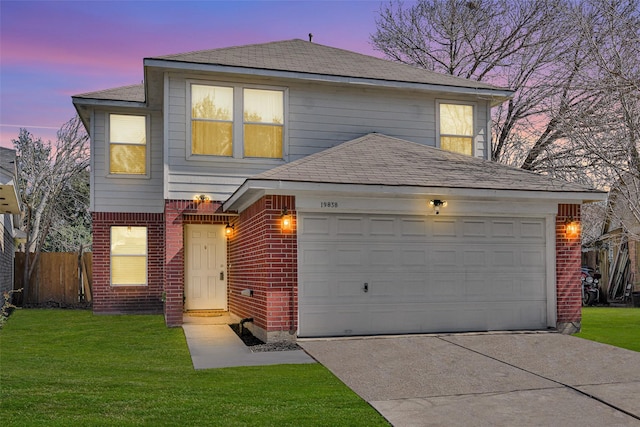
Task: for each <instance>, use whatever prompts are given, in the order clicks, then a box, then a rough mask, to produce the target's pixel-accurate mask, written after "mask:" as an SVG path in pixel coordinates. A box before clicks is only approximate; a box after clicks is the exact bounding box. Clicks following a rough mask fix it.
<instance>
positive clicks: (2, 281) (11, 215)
mask: <svg viewBox="0 0 640 427" xmlns="http://www.w3.org/2000/svg"><path fill="white" fill-rule="evenodd" d="M16 176H17V172H16V151H15V150H11V149H9V148H4V147H0V220H1V221H2V228H1V229H0V230H1V233H2V234H1V235H0V293H4V292H7V291H10V290H12V289H13V278H14V274H15V272H14V259H15V245H14V239H15V237H16V232H17V231H18V230H17V229H16V227H17V225H18V221H19V216H18V215H19V214H20V203H19V202H18V193H17V188H16ZM0 304H2V302H0Z"/></svg>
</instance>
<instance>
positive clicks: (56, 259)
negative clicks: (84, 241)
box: [14, 252, 92, 305]
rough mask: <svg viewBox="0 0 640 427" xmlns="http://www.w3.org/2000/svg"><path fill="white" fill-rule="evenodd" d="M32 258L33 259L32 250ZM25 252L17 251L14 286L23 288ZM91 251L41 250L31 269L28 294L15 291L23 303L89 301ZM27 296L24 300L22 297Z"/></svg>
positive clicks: (40, 303)
mask: <svg viewBox="0 0 640 427" xmlns="http://www.w3.org/2000/svg"><path fill="white" fill-rule="evenodd" d="M30 255H31V259H32V260H33V254H30ZM24 262H25V254H24V253H22V252H18V253H16V258H15V281H14V289H20V288H23V287H24V286H23V280H22V278H23V271H24ZM91 267H92V264H91V253H89V252H85V253H83V254H82V257H80V256H79V254H78V253H71V252H43V253H41V254H40V262H39V265H38V267H36V269H35V270H34V271H33V274H32V275H31V280H30V286H29V295H22V298H20V297H19V295H20V294H15V295H16V296H17V297H18V300H20V299H22V300H23V302H24V303H26V304H37V305H43V304H52V303H53V304H60V305H73V304H78V303H80V302H91V271H92V269H91ZM24 298H26V300H24Z"/></svg>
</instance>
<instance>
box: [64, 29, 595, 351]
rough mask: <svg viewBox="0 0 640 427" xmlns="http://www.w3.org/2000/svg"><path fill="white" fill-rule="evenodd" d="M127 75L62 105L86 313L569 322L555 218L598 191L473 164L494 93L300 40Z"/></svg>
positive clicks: (315, 330) (186, 58)
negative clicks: (71, 126)
mask: <svg viewBox="0 0 640 427" xmlns="http://www.w3.org/2000/svg"><path fill="white" fill-rule="evenodd" d="M144 76H145V79H144V83H143V84H142V85H137V86H128V87H123V88H116V89H108V90H104V91H100V92H93V93H87V94H82V95H77V96H74V97H73V102H74V105H75V106H76V109H77V111H78V113H79V114H80V116H81V118H82V120H83V121H84V123H85V125H86V127H87V130H88V132H89V134H90V135H91V140H92V142H91V174H92V175H91V206H92V212H93V257H94V260H93V292H94V312H96V313H127V312H131V313H140V312H153V313H156V312H163V313H164V316H165V320H166V323H167V325H169V326H177V325H180V324H182V321H183V312H184V311H189V310H228V311H229V312H230V313H231V314H232V315H233V316H235V317H237V318H238V319H240V318H245V319H246V318H251V319H252V320H253V322H252V324H250V323H247V326H249V327H250V329H251V330H252V332H253V333H254V334H255V335H257V336H258V337H259V338H261V339H263V340H265V341H274V340H283V339H292V338H295V336H300V337H313V336H332V335H335V336H338V335H361V334H384V333H414V332H442V331H483V330H497V329H500V330H514V329H544V328H548V327H550V328H558V329H560V330H563V331H573V330H575V329H576V327H577V328H579V324H580V287H579V283H580V276H579V272H580V237H579V234H572V235H570V236H567V233H566V226H565V224H566V222H568V221H569V220H571V221H575V223H574V224H573V225H576V224H577V222H578V221H579V219H580V204H581V203H583V202H587V201H593V200H603V199H604V197H605V194H604V193H602V192H599V191H595V190H592V189H587V188H584V187H581V186H579V185H574V184H569V183H566V182H560V181H557V180H553V179H549V178H547V177H542V176H539V175H536V174H533V173H529V172H525V171H522V170H519V169H513V168H509V167H507V166H504V165H500V164H497V163H494V162H490V161H488V160H487V159H488V157H489V153H490V151H491V150H490V139H491V138H490V129H491V128H490V122H491V115H490V109H491V107H492V106H493V105H497V104H499V103H501V102H503V101H505V100H506V99H509V97H510V96H511V95H512V93H511V92H510V91H508V90H506V89H502V88H498V87H494V86H491V85H488V84H484V83H479V82H475V81H470V80H465V79H460V78H456V77H452V76H448V75H442V74H437V73H433V72H429V71H426V70H422V69H419V68H415V67H411V66H407V65H403V64H398V63H394V62H390V61H385V60H382V59H378V58H374V57H370V56H366V55H360V54H357V53H354V52H349V51H345V50H341V49H335V48H332V47H327V46H322V45H319V44H315V43H311V42H306V41H302V40H289V41H282V42H274V43H266V44H258V45H249V46H240V47H232V48H226V49H214V50H208V51H200V52H191V53H185V54H179V55H168V56H161V57H154V58H145V59H144ZM436 147H437V148H436Z"/></svg>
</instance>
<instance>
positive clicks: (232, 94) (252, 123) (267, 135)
mask: <svg viewBox="0 0 640 427" xmlns="http://www.w3.org/2000/svg"><path fill="white" fill-rule="evenodd" d="M190 88H191V89H190V98H191V108H190V109H191V113H190V117H191V155H206V156H218V157H234V158H266V159H282V158H283V157H284V115H285V114H284V103H285V91H284V90H280V89H270V88H269V89H265V88H253V87H243V86H239V85H234V86H223V85H208V84H200V83H192V84H191V85H190Z"/></svg>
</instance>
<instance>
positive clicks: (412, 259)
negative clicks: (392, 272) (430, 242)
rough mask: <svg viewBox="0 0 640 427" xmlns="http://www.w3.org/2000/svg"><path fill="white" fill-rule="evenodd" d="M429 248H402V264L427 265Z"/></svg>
mask: <svg viewBox="0 0 640 427" xmlns="http://www.w3.org/2000/svg"><path fill="white" fill-rule="evenodd" d="M427 258H428V256H427V249H426V248H422V249H420V248H416V249H413V248H411V249H400V260H399V262H400V265H402V266H405V267H409V266H419V267H422V268H424V267H426V263H427Z"/></svg>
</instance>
